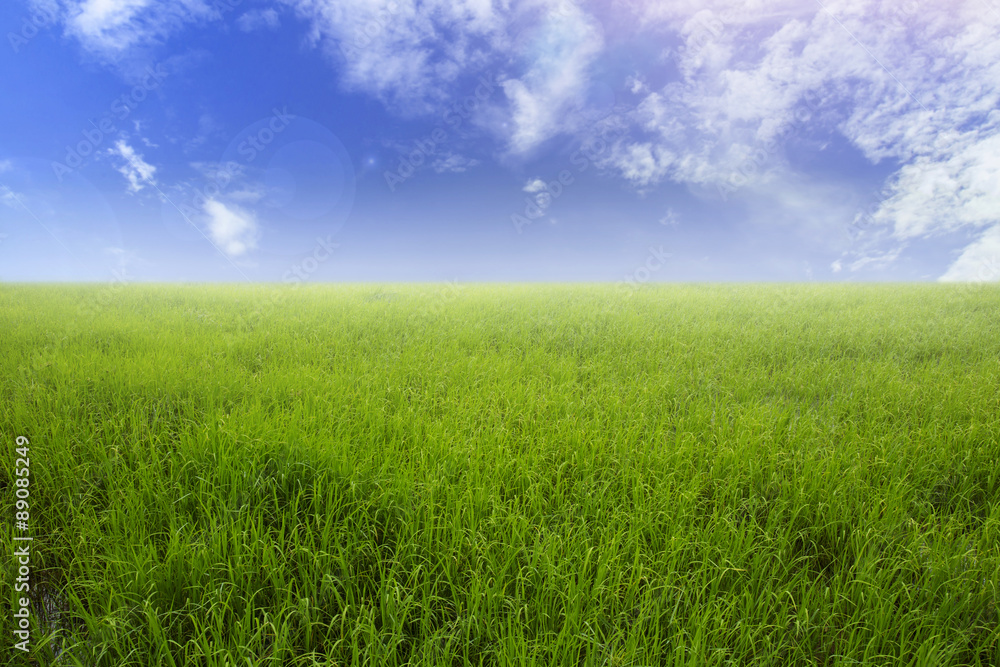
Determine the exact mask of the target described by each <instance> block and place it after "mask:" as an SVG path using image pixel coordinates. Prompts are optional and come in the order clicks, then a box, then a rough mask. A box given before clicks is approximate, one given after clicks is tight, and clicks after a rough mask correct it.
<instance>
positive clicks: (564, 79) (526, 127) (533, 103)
mask: <svg viewBox="0 0 1000 667" xmlns="http://www.w3.org/2000/svg"><path fill="white" fill-rule="evenodd" d="M527 38H528V39H527V43H526V44H525V45H523V47H522V48H524V49H525V53H526V55H527V60H528V65H527V71H526V72H525V73H524V75H523V76H521V77H520V78H512V79H507V80H506V81H504V82H503V84H502V85H503V89H504V92H505V93H506V95H507V99H508V101H509V102H510V105H511V121H512V123H513V126H514V130H513V132H512V133H511V136H510V148H511V150H512V151H513V152H514V153H526V152H528V151H530V150H532V149H533V148H535V147H536V146H538V144H540V143H541V142H543V141H545V140H546V139H548V138H549V137H551V136H553V135H555V134H556V133H558V132H559V131H561V130H565V129H571V128H566V127H564V126H563V122H564V121H565V120H566V114H567V112H568V111H571V110H573V108H574V106H575V107H579V106H580V105H581V104H582V103H583V102H584V101H585V98H584V96H585V93H586V91H587V87H588V84H589V82H590V79H589V76H588V69H589V67H590V65H591V63H593V61H594V60H595V59H596V58H597V56H598V55H599V53H600V52H601V50H602V49H603V47H604V39H603V37H602V35H601V30H600V27H599V26H598V24H597V23H596V21H595V20H594V19H593V18H592V17H590V16H589V15H588V14H586V13H585V12H584V11H582V10H581V9H579V8H577V7H576V6H575V5H569V4H567V5H564V6H563V7H562V11H560V12H558V13H555V14H553V15H551V16H549V17H548V18H547V19H545V20H543V21H542V22H541V24H540V25H539V26H538V28H537V29H536V30H534V31H531V32H530V33H527Z"/></svg>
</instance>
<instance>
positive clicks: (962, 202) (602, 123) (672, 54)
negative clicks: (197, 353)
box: [0, 0, 1000, 283]
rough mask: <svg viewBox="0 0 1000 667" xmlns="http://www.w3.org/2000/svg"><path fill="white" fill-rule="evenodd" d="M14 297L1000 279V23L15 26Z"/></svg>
mask: <svg viewBox="0 0 1000 667" xmlns="http://www.w3.org/2000/svg"><path fill="white" fill-rule="evenodd" d="M0 28H2V29H3V33H4V42H5V43H4V44H3V45H0V53H2V56H0V63H2V65H0V90H3V91H4V94H3V101H2V102H0V120H2V124H0V127H2V128H3V130H2V132H0V279H2V280H99V281H126V282H127V281H143V280H183V281H188V280H192V281H216V280H219V281H247V280H249V281H288V282H321V281H328V280H366V281H368V280H377V281H395V280H459V281H462V280H600V281H622V280H628V281H632V282H635V283H642V282H647V281H670V280H727V281H730V280H794V281H806V280H973V281H983V280H988V281H996V280H1000V194H998V192H1000V104H998V101H1000V38H998V37H997V35H998V34H1000V6H998V3H997V2H996V0H970V1H968V2H938V3H918V2H914V1H912V0H900V1H896V2H875V1H872V2H867V1H851V0H844V1H833V0H830V1H828V2H826V1H825V2H819V1H818V0H809V1H807V0H794V1H782V0H775V1H772V2H745V1H740V2H736V1H735V0H732V1H712V0H706V1H701V2H693V1H690V2H689V1H687V0H683V1H677V2H653V1H650V0H632V1H630V2H611V1H610V0H592V1H589V2H586V1H581V2H573V1H571V0H551V1H545V0H535V1H519V0H503V1H491V0H448V1H446V0H429V1H426V2H424V1H419V0H388V1H382V0H373V1H371V2H368V1H364V0H281V1H278V2H264V1H261V2H254V1H252V0H163V1H153V0H29V1H24V0H15V1H13V2H6V3H4V4H3V6H2V7H0Z"/></svg>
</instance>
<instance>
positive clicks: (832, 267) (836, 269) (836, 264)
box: [830, 259, 844, 273]
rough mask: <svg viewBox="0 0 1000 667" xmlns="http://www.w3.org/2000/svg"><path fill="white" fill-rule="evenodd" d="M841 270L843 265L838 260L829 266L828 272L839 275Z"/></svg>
mask: <svg viewBox="0 0 1000 667" xmlns="http://www.w3.org/2000/svg"><path fill="white" fill-rule="evenodd" d="M843 268H844V264H843V263H842V262H841V261H840V260H839V259H838V260H836V261H834V262H833V263H832V264H830V270H832V271H833V272H834V273H840V272H841V270H843Z"/></svg>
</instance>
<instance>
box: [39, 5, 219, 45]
mask: <svg viewBox="0 0 1000 667" xmlns="http://www.w3.org/2000/svg"><path fill="white" fill-rule="evenodd" d="M39 4H40V3H39ZM219 16H220V13H219V11H218V10H217V9H215V8H214V7H213V6H212V5H211V3H209V2H206V1H205V0H156V1H154V0H65V2H64V3H63V12H62V20H63V23H64V24H65V26H66V32H67V34H69V35H71V36H73V37H75V38H77V39H78V40H79V41H80V43H81V44H82V45H83V46H84V47H85V48H87V49H89V50H91V51H93V52H95V53H97V54H99V55H102V56H105V57H110V58H114V57H115V55H116V54H118V53H121V52H122V51H125V50H127V49H130V48H132V47H135V46H140V45H144V44H149V43H152V42H153V41H155V40H157V39H161V38H163V37H166V36H167V35H169V34H171V33H173V32H174V31H176V30H178V29H180V28H181V27H182V26H184V25H185V24H187V23H190V22H197V21H201V20H210V19H214V18H218V17H219Z"/></svg>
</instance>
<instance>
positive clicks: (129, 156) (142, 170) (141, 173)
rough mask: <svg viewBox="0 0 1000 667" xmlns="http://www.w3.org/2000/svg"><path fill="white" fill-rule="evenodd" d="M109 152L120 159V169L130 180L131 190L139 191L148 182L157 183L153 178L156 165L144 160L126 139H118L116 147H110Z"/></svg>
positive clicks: (129, 186)
mask: <svg viewBox="0 0 1000 667" xmlns="http://www.w3.org/2000/svg"><path fill="white" fill-rule="evenodd" d="M108 154H109V155H112V156H114V157H116V158H118V159H119V162H120V164H119V166H118V171H119V173H121V175H122V176H124V177H125V179H126V180H128V183H129V185H128V190H129V192H133V193H135V192H139V191H140V190H142V188H143V187H144V186H145V185H147V184H149V185H153V186H155V185H156V180H155V179H154V178H153V176H154V175H155V174H156V167H154V166H153V165H151V164H149V163H148V162H146V161H145V160H143V159H142V156H141V155H139V154H138V153H136V152H135V149H134V148H132V147H131V146H129V145H128V144H127V143H125V141H124V140H122V139H119V140H118V141H116V142H115V147H114V148H110V149H108Z"/></svg>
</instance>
